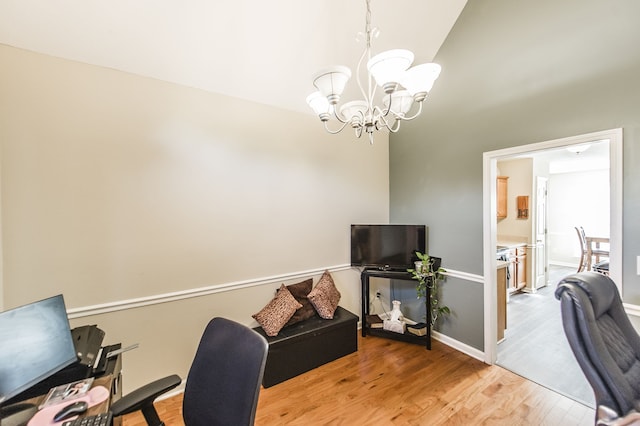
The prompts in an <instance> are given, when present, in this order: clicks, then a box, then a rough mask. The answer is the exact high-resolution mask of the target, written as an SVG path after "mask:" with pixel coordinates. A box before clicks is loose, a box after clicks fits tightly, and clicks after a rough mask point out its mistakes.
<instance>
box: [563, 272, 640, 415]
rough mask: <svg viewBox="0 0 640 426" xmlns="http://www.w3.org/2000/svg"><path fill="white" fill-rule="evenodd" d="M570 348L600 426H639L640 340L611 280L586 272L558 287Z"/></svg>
mask: <svg viewBox="0 0 640 426" xmlns="http://www.w3.org/2000/svg"><path fill="white" fill-rule="evenodd" d="M555 296H556V298H557V299H558V300H560V305H561V311H562V323H563V327H564V331H565V334H566V336H567V339H568V341H569V345H570V346H571V349H572V351H573V353H574V355H575V357H576V359H577V360H578V364H580V367H581V368H582V371H583V372H584V374H585V376H586V377H587V380H588V381H589V384H590V385H591V387H592V389H593V392H594V394H595V399H596V424H597V425H614V424H615V425H627V424H640V337H639V336H638V333H637V332H636V331H635V329H634V328H633V326H632V325H631V322H630V321H629V318H628V317H627V314H626V313H625V311H624V308H623V306H622V300H621V299H620V294H619V293H618V289H617V288H616V285H615V283H614V282H613V281H612V280H611V279H610V278H609V277H608V276H606V275H603V274H599V273H596V272H581V273H577V274H573V275H569V276H567V277H565V278H564V279H562V280H561V281H560V282H559V283H558V288H557V289H556V292H555Z"/></svg>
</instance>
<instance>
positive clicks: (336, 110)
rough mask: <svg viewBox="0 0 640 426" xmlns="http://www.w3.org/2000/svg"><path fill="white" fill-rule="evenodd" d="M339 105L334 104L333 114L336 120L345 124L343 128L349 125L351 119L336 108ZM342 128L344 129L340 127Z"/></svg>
mask: <svg viewBox="0 0 640 426" xmlns="http://www.w3.org/2000/svg"><path fill="white" fill-rule="evenodd" d="M336 107H337V105H334V107H333V116H334V117H335V118H336V120H338V121H339V122H341V123H342V124H343V126H342V127H343V128H344V126H346V125H347V123H349V121H350V120H347V119H346V118H345V117H343V116H342V115H341V114H340V113H339V112H338V108H336ZM340 130H342V129H340Z"/></svg>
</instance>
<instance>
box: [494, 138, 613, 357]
mask: <svg viewBox="0 0 640 426" xmlns="http://www.w3.org/2000/svg"><path fill="white" fill-rule="evenodd" d="M596 140H609V161H610V169H609V170H610V184H611V192H610V196H611V200H610V206H611V207H610V208H611V215H610V227H611V232H610V238H611V244H610V251H611V262H610V265H609V270H610V275H611V278H612V279H613V281H614V282H615V283H616V285H617V286H618V290H620V294H623V293H622V291H623V289H624V285H623V282H622V176H623V175H622V129H621V128H618V129H611V130H603V131H600V132H594V133H589V134H584V135H579V136H572V137H568V138H562V139H555V140H551V141H546V142H539V143H534V144H529V145H522V146H516V147H511V148H505V149H500V150H496V151H489V152H485V153H484V154H483V177H482V179H483V182H482V185H483V235H484V237H483V251H484V259H483V265H484V357H485V359H484V362H485V363H487V364H495V362H496V358H497V339H496V338H495V336H497V329H498V322H497V314H496V312H497V289H496V286H495V285H494V284H493V283H495V282H496V256H495V252H496V244H497V241H496V239H497V236H496V234H497V223H496V220H495V217H496V199H497V195H496V184H495V182H496V177H497V161H498V159H500V158H504V157H509V156H515V155H520V154H524V153H530V152H534V151H544V150H547V149H553V148H561V147H565V146H569V145H577V144H582V143H587V142H593V141H596Z"/></svg>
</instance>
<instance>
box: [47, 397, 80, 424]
mask: <svg viewBox="0 0 640 426" xmlns="http://www.w3.org/2000/svg"><path fill="white" fill-rule="evenodd" d="M87 408H89V404H87V403H86V402H84V401H78V402H74V403H72V404H69V405H67V406H65V407H64V408H62V410H60V411H58V412H57V413H56V415H55V416H53V421H54V422H59V421H62V420H64V419H66V418H69V417H71V416H75V415H76V414H82V413H84V412H85V411H87Z"/></svg>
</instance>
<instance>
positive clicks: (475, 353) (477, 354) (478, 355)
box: [431, 331, 484, 362]
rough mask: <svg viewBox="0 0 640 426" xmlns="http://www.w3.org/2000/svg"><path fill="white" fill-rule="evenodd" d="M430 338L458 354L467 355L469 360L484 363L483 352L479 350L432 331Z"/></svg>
mask: <svg viewBox="0 0 640 426" xmlns="http://www.w3.org/2000/svg"><path fill="white" fill-rule="evenodd" d="M431 337H432V338H433V339H434V340H437V341H438V342H440V343H444V344H445V345H447V346H449V347H451V348H453V349H455V350H457V351H459V352H462V353H463V354H466V355H469V356H470V357H471V358H475V359H477V360H478V361H482V362H484V352H483V351H481V350H479V349H476V348H474V347H471V346H469V345H467V344H466V343H462V342H460V341H458V340H456V339H452V338H451V337H449V336H446V335H444V334H442V333H438V332H437V331H432V332H431Z"/></svg>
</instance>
